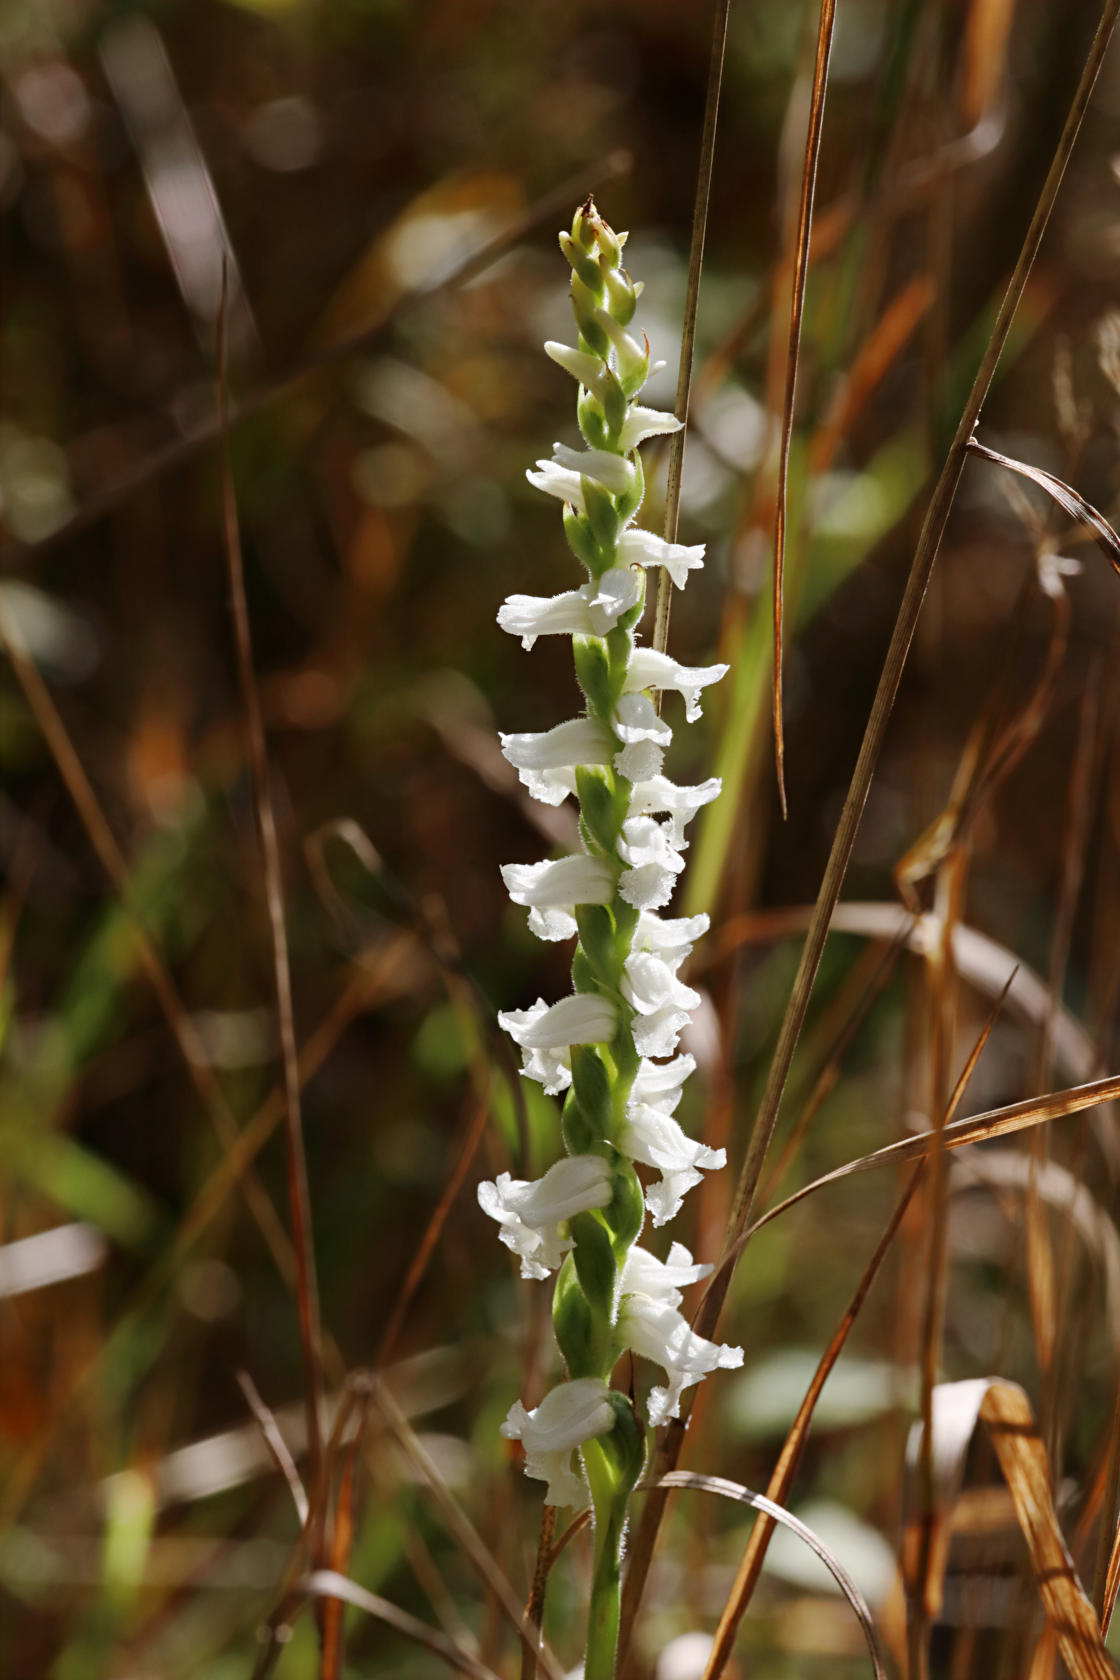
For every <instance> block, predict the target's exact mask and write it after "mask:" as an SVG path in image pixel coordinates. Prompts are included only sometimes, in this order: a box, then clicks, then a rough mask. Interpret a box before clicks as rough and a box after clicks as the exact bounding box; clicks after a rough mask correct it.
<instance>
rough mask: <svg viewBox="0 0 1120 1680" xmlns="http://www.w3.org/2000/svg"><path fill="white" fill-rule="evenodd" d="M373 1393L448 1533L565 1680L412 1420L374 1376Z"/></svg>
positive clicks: (552, 1671)
mask: <svg viewBox="0 0 1120 1680" xmlns="http://www.w3.org/2000/svg"><path fill="white" fill-rule="evenodd" d="M370 1394H371V1396H372V1398H373V1402H374V1404H375V1405H376V1407H377V1409H378V1411H379V1412H380V1413H381V1415H382V1417H383V1418H384V1420H385V1422H386V1423H387V1424H388V1426H389V1428H390V1430H391V1431H392V1433H393V1435H394V1437H395V1438H396V1441H397V1443H398V1445H399V1446H400V1448H401V1450H402V1452H403V1453H404V1455H405V1457H406V1458H407V1459H408V1461H409V1463H410V1464H411V1465H412V1468H413V1470H414V1471H415V1472H416V1474H417V1476H418V1477H419V1479H420V1480H421V1481H422V1482H423V1483H424V1484H425V1486H426V1487H427V1488H428V1490H429V1492H430V1493H431V1495H432V1497H433V1498H434V1500H435V1502H436V1504H437V1505H438V1506H439V1509H440V1512H441V1514H442V1516H443V1519H444V1521H445V1523H446V1524H447V1528H448V1532H449V1533H450V1534H451V1535H452V1537H453V1539H454V1540H455V1542H456V1544H457V1545H459V1546H460V1547H461V1548H462V1550H463V1552H464V1554H465V1555H466V1557H467V1558H468V1559H469V1560H470V1563H471V1565H472V1567H473V1568H474V1570H475V1572H476V1573H477V1574H478V1576H479V1578H480V1579H481V1580H482V1581H483V1582H484V1584H485V1585H486V1586H487V1587H488V1588H489V1590H490V1592H491V1593H492V1594H493V1597H494V1599H495V1601H496V1602H497V1603H498V1605H500V1607H501V1609H502V1611H503V1612H504V1614H505V1616H506V1619H507V1620H508V1621H509V1622H510V1624H511V1625H512V1626H513V1627H515V1628H516V1629H517V1633H518V1635H519V1637H520V1639H521V1640H522V1643H523V1644H524V1646H525V1647H526V1648H527V1649H528V1650H530V1651H532V1652H533V1653H534V1655H535V1657H536V1659H537V1662H538V1663H539V1664H540V1667H541V1668H542V1669H543V1670H544V1672H545V1673H546V1674H547V1675H548V1676H549V1680H564V1676H563V1670H562V1669H561V1668H560V1665H559V1664H558V1662H557V1661H556V1658H555V1657H554V1656H553V1654H552V1652H551V1651H550V1650H549V1648H548V1646H547V1645H546V1644H545V1643H544V1641H543V1640H542V1639H541V1638H540V1634H539V1630H538V1629H537V1628H535V1627H534V1626H533V1625H532V1623H531V1622H530V1621H529V1619H528V1617H526V1616H525V1615H524V1614H523V1612H522V1609H521V1606H520V1604H519V1603H518V1601H517V1598H516V1596H515V1594H514V1591H513V1588H512V1587H511V1586H510V1584H509V1582H508V1581H507V1579H506V1577H505V1575H504V1574H503V1573H502V1571H501V1569H499V1567H498V1565H497V1563H496V1562H495V1561H494V1558H493V1556H492V1555H491V1553H490V1551H489V1549H488V1548H487V1546H486V1545H485V1543H484V1542H483V1540H482V1537H481V1535H480V1534H479V1533H478V1531H477V1529H476V1528H475V1527H474V1525H473V1524H472V1523H471V1522H470V1520H469V1519H468V1517H467V1515H466V1513H465V1512H464V1511H463V1509H462V1507H461V1506H460V1504H459V1503H458V1501H457V1500H456V1499H455V1497H454V1496H453V1495H452V1493H451V1492H450V1490H449V1489H448V1487H447V1484H446V1483H445V1482H444V1480H443V1478H442V1476H441V1475H440V1473H439V1471H438V1470H437V1469H436V1466H435V1465H434V1464H433V1463H432V1460H431V1458H430V1457H429V1455H428V1454H427V1452H425V1450H424V1448H423V1446H422V1445H421V1443H420V1442H419V1441H418V1440H417V1438H416V1435H415V1432H414V1431H413V1430H412V1429H411V1428H410V1426H409V1423H408V1419H407V1418H406V1417H405V1415H404V1413H403V1412H402V1411H401V1409H400V1407H399V1406H398V1405H397V1403H396V1401H395V1400H394V1399H393V1396H392V1395H391V1394H390V1392H389V1390H388V1389H387V1388H386V1386H385V1384H384V1383H383V1382H382V1381H381V1379H380V1377H377V1376H374V1377H373V1378H372V1379H371V1381H370Z"/></svg>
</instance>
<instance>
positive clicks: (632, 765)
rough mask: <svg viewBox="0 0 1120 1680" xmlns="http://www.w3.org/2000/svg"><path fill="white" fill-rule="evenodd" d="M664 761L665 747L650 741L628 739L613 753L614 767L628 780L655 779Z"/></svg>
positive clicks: (659, 773) (642, 780)
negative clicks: (625, 743) (618, 750)
mask: <svg viewBox="0 0 1120 1680" xmlns="http://www.w3.org/2000/svg"><path fill="white" fill-rule="evenodd" d="M664 762H665V748H664V747H658V746H655V744H654V743H653V742H652V741H630V742H628V744H627V745H626V746H625V747H623V748H622V751H621V752H616V753H615V755H614V767H615V769H616V770H617V771H618V773H619V775H620V776H625V778H626V780H627V781H628V782H648V781H655V780H656V779H657V778H658V777H659V776H660V775H661V766H662V765H663V764H664Z"/></svg>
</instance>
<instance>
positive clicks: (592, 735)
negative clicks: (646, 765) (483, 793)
mask: <svg viewBox="0 0 1120 1680" xmlns="http://www.w3.org/2000/svg"><path fill="white" fill-rule="evenodd" d="M501 743H502V752H503V753H504V754H505V756H506V758H508V759H509V761H510V763H511V764H512V765H513V767H514V769H515V770H516V771H517V774H518V776H519V778H520V779H521V781H522V782H523V783H524V784H525V786H526V787H527V788H528V790H529V792H530V793H531V794H532V795H533V798H534V799H539V800H540V801H541V803H542V804H544V805H560V804H562V803H563V801H564V800H565V799H566V798H567V797H568V795H569V794H570V793H574V792H575V785H576V768H577V766H578V765H581V764H609V763H610V762H611V757H612V755H613V753H614V750H615V743H614V741H613V739H612V738H611V734H610V731H609V730H607V729H605V728H604V727H603V725H602V724H599V723H595V722H594V721H593V720H592V719H591V718H570V719H569V720H568V722H567V723H558V724H556V725H555V726H554V727H553V728H552V729H545V730H543V731H542V732H541V733H539V734H533V735H503V736H501Z"/></svg>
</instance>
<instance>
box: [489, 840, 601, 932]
mask: <svg viewBox="0 0 1120 1680" xmlns="http://www.w3.org/2000/svg"><path fill="white" fill-rule="evenodd" d="M502 879H503V881H504V882H505V884H506V889H507V891H508V892H509V896H510V898H511V899H512V900H513V902H514V903H515V904H524V905H527V906H528V907H529V926H530V928H531V929H532V931H533V932H534V933H535V934H536V936H537V938H538V939H549V940H556V939H571V938H573V937H574V935H575V934H576V932H577V931H578V930H577V927H576V920H575V915H574V911H575V907H576V905H577V904H609V903H610V902H611V899H612V898H613V897H614V890H615V887H614V872H613V871H612V870H611V868H610V866H609V865H608V864H606V863H604V862H602V861H601V860H600V859H599V858H590V857H587V856H586V855H585V854H583V853H576V854H575V855H574V856H573V857H564V858H556V859H555V861H553V862H551V863H507V864H504V865H503V866H502Z"/></svg>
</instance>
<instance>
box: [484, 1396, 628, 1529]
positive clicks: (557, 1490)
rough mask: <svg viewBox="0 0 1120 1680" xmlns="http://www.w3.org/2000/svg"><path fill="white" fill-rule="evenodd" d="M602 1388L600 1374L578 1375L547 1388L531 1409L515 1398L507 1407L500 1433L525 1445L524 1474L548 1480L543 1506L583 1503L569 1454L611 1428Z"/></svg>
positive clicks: (584, 1489) (583, 1491) (584, 1490)
mask: <svg viewBox="0 0 1120 1680" xmlns="http://www.w3.org/2000/svg"><path fill="white" fill-rule="evenodd" d="M607 1392H608V1390H607V1385H606V1383H605V1382H604V1381H603V1379H602V1378H601V1377H578V1378H577V1379H576V1380H575V1381H574V1382H566V1383H561V1384H560V1385H559V1387H557V1388H554V1389H551V1390H550V1391H549V1393H548V1394H546V1395H545V1397H544V1399H543V1400H542V1401H541V1403H540V1405H539V1406H534V1408H533V1410H532V1411H531V1412H528V1411H526V1410H525V1407H524V1406H523V1405H522V1403H521V1401H520V1400H515V1401H514V1403H513V1405H512V1406H511V1407H510V1409H509V1415H508V1417H507V1418H506V1421H505V1422H504V1423H503V1424H502V1434H503V1435H504V1436H505V1438H506V1440H507V1441H520V1442H521V1445H522V1446H523V1447H524V1449H525V1474H526V1475H527V1476H532V1477H534V1478H535V1479H536V1480H538V1481H542V1482H547V1483H548V1492H547V1493H546V1494H545V1503H546V1504H548V1505H584V1504H586V1502H587V1484H586V1483H585V1482H584V1480H583V1477H582V1476H581V1475H577V1474H576V1472H575V1471H574V1470H573V1469H572V1453H573V1452H574V1451H575V1450H576V1448H577V1447H581V1446H582V1445H583V1443H584V1442H585V1441H590V1440H592V1439H593V1437H594V1436H596V1435H605V1434H607V1433H608V1431H609V1430H610V1429H611V1427H612V1425H613V1423H614V1412H613V1411H612V1409H611V1405H610V1402H609V1400H608V1399H607Z"/></svg>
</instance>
